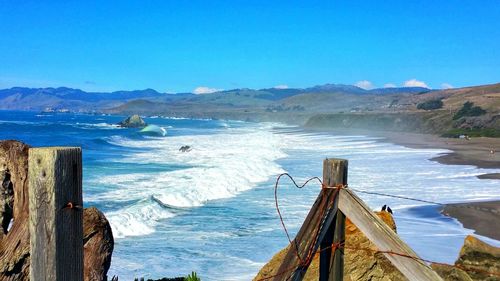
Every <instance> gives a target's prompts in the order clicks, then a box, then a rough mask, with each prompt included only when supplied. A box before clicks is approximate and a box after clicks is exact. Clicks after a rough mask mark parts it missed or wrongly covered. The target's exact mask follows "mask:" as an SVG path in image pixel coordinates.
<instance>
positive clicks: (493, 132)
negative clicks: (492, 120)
mask: <svg viewBox="0 0 500 281" xmlns="http://www.w3.org/2000/svg"><path fill="white" fill-rule="evenodd" d="M460 135H468V136H469V137H490V138H500V130H499V129H494V128H481V129H451V130H449V131H447V132H446V133H444V134H442V135H441V136H442V137H445V138H458V137H459V136H460Z"/></svg>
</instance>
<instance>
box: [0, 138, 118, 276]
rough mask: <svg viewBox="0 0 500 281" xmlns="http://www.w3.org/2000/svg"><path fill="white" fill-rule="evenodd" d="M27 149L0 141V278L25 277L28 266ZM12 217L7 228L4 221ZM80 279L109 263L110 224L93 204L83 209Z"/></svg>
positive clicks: (99, 273) (100, 271)
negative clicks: (81, 269)
mask: <svg viewBox="0 0 500 281" xmlns="http://www.w3.org/2000/svg"><path fill="white" fill-rule="evenodd" d="M28 149H29V146H28V145H26V144H23V143H21V142H17V141H0V181H1V183H2V184H1V186H0V221H2V226H3V227H2V228H3V230H2V231H0V280H1V281H14V280H16V281H17V280H20V281H27V280H29V266H30V234H29V223H28V219H29V201H28V181H27V178H28ZM11 219H13V223H12V226H11V228H10V230H9V231H7V228H6V227H5V225H8V223H7V222H10V221H11ZM83 226H84V280H86V281H90V280H92V281H101V280H106V279H105V276H106V274H107V271H108V269H109V265H110V263H111V254H112V252H113V235H112V233H111V227H110V225H109V223H108V221H107V220H106V218H105V217H104V215H103V214H102V213H101V212H99V211H98V210H97V209H96V208H87V209H85V210H84V213H83Z"/></svg>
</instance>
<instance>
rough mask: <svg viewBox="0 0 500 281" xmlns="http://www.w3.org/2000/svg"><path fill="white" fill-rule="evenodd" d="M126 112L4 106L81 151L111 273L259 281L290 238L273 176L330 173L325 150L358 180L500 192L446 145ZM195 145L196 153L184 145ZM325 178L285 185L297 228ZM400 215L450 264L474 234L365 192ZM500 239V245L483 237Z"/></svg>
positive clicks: (421, 194) (467, 194)
mask: <svg viewBox="0 0 500 281" xmlns="http://www.w3.org/2000/svg"><path fill="white" fill-rule="evenodd" d="M124 118H125V116H105V115H84V114H72V113H66V114H63V113H50V114H40V113H35V112H19V111H0V139H16V140H20V141H23V142H26V143H28V144H30V145H32V146H59V145H64V146H80V147H82V149H83V193H84V205H85V206H86V207H88V206H95V207H97V208H99V209H100V210H101V211H103V212H104V213H105V215H106V217H107V218H108V220H109V221H110V223H111V226H112V229H113V234H114V237H115V250H114V253H113V258H112V265H111V269H110V272H109V275H110V276H113V275H118V276H119V277H120V280H133V278H135V277H146V278H160V277H174V276H183V275H187V274H188V273H191V272H192V271H196V272H197V273H198V275H199V276H200V277H201V278H202V280H251V279H252V278H253V277H254V276H255V275H256V273H257V272H258V270H259V269H260V268H261V267H262V266H263V265H264V264H265V263H266V262H267V261H268V260H269V259H270V258H271V257H272V256H273V255H274V254H275V253H276V252H277V251H278V250H280V249H281V248H283V247H285V246H286V245H287V243H288V241H287V239H286V236H285V234H284V232H283V230H282V227H281V224H280V221H279V220H278V216H277V213H276V210H275V202H274V182H275V180H276V177H277V175H279V174H280V173H283V172H288V173H289V174H291V175H292V176H293V177H294V178H295V179H296V180H297V181H298V182H299V183H300V182H303V181H305V180H306V179H308V178H310V177H313V176H319V177H321V174H322V161H323V159H325V158H326V157H335V158H345V159H348V160H349V186H351V187H353V188H356V189H360V190H367V191H375V192H383V193H388V194H393V195H401V196H409V197H415V198H419V199H423V200H429V201H437V202H442V203H451V202H466V201H480V200H488V199H500V191H499V189H498V181H495V180H479V179H477V178H476V175H479V174H483V173H490V172H500V171H499V170H498V169H496V170H495V169H479V168H476V167H473V166H456V165H442V164H439V163H437V162H434V161H431V160H429V159H430V158H432V157H434V156H436V155H438V154H440V153H445V152H446V151H445V150H442V149H411V148H406V147H403V146H399V145H395V144H391V143H388V142H384V141H383V140H381V139H379V138H374V137H369V136H363V135H351V136H345V135H342V136H338V135H333V134H331V133H318V132H308V131H304V130H303V129H301V128H299V127H296V126H289V125H284V124H279V123H248V122H241V121H226V120H224V121H223V120H200V119H178V118H162V117H150V118H145V121H146V122H147V123H150V124H155V125H158V126H160V127H162V128H164V129H166V131H167V135H166V136H156V137H155V136H144V135H141V134H140V133H139V132H138V131H139V130H138V129H126V128H120V127H118V126H116V125H115V124H116V123H118V122H119V121H121V120H122V119H124ZM184 145H189V146H191V147H192V150H191V151H189V152H180V151H179V148H180V147H182V146H184ZM319 190H320V186H319V185H318V184H311V185H309V186H307V187H305V188H303V189H297V188H295V187H293V186H292V184H291V182H290V181H287V180H284V181H283V182H282V184H281V185H280V187H279V199H280V206H281V210H282V213H283V216H284V221H285V223H286V225H287V227H288V229H289V231H290V233H291V234H292V235H294V234H295V233H296V232H297V231H298V229H299V227H300V226H301V224H302V222H303V220H304V218H305V216H306V214H307V212H308V211H309V208H310V207H311V205H312V203H313V202H314V200H315V198H316V196H317V195H318V192H319ZM358 196H359V197H361V198H362V199H363V200H365V202H367V204H368V205H369V206H370V207H372V208H373V209H380V207H381V206H382V205H384V204H387V205H389V206H390V207H391V208H392V209H393V211H394V216H395V220H396V224H397V228H398V234H399V235H400V236H401V237H402V238H403V239H404V240H405V241H406V242H407V243H408V244H409V245H410V246H411V247H412V248H413V249H414V250H415V251H416V252H417V253H418V254H419V255H420V256H421V257H423V258H426V259H430V260H433V261H438V262H447V263H453V262H454V261H455V259H456V258H457V256H458V252H459V250H460V247H461V245H462V244H463V239H464V238H465V236H466V235H468V234H471V233H472V232H473V231H472V230H469V229H465V228H463V227H462V225H461V224H460V223H459V222H457V221H456V220H454V219H452V218H448V217H445V216H442V215H440V214H439V213H438V208H437V206H432V205H428V204H425V203H421V202H414V201H408V200H403V199H395V198H388V197H381V196H376V195H368V194H358ZM480 238H481V239H483V240H484V241H485V242H488V243H491V244H493V245H496V246H500V242H498V241H495V240H492V239H488V238H486V237H480Z"/></svg>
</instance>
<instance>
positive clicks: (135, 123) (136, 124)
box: [118, 114, 147, 128]
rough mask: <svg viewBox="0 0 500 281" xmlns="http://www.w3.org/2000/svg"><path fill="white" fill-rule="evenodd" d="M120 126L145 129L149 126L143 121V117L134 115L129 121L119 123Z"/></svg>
mask: <svg viewBox="0 0 500 281" xmlns="http://www.w3.org/2000/svg"><path fill="white" fill-rule="evenodd" d="M118 125H119V126H121V127H125V128H143V127H146V126H147V124H146V122H144V120H142V118H141V116H139V115H137V114H134V115H132V116H130V117H128V118H127V119H125V120H123V121H121V122H120V123H118Z"/></svg>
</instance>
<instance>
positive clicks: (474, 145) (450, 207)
mask: <svg viewBox="0 0 500 281" xmlns="http://www.w3.org/2000/svg"><path fill="white" fill-rule="evenodd" d="M305 129H306V130H308V129H310V130H314V131H322V132H329V133H332V132H334V133H337V134H340V135H346V134H362V135H366V136H371V137H380V138H382V139H381V140H379V141H381V142H390V143H394V144H397V145H402V146H405V147H409V148H416V149H422V148H423V149H425V148H428V149H446V150H448V151H449V152H445V153H442V154H440V155H438V156H436V157H433V158H430V159H429V160H431V161H436V162H438V163H441V164H444V165H470V166H476V167H477V168H484V169H500V138H484V137H480V138H471V139H470V140H466V139H453V138H443V137H439V136H437V135H429V134H419V133H406V132H389V131H369V130H361V129H353V130H342V131H341V130H338V129H337V130H336V129H323V128H320V129H318V128H312V129H311V128H305ZM492 149H493V150H496V151H495V153H490V151H491V150H492ZM476 177H477V178H478V179H490V180H500V172H492V173H485V174H481V175H477V176H476ZM436 211H437V213H438V214H439V215H442V216H447V217H451V218H454V219H456V220H457V221H459V222H460V223H461V224H462V227H464V228H467V229H471V230H473V231H474V233H475V234H478V235H482V236H485V237H488V238H491V239H494V240H497V241H500V232H499V231H498V229H497V227H498V225H500V200H489V201H480V202H461V203H452V204H446V205H444V206H443V207H442V208H439V207H438V209H437V210H436Z"/></svg>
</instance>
